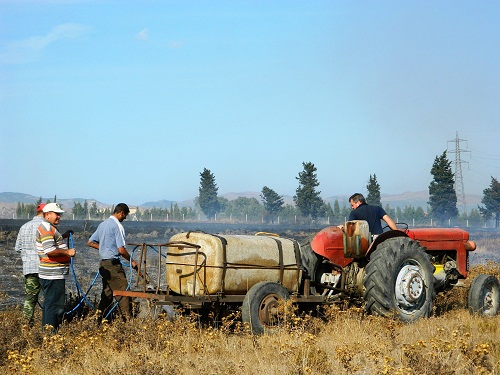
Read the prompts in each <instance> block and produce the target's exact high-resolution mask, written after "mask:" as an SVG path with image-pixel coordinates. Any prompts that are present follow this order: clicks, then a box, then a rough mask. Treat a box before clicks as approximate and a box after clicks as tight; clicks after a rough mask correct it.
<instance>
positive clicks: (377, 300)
mask: <svg viewBox="0 0 500 375" xmlns="http://www.w3.org/2000/svg"><path fill="white" fill-rule="evenodd" d="M434 269H435V268H434V266H433V265H432V263H431V262H430V260H429V258H428V256H427V254H426V252H425V250H424V249H423V248H422V247H421V246H420V245H419V243H418V242H416V241H413V240H411V239H410V238H408V237H395V238H389V239H387V240H386V241H384V242H382V243H381V244H379V245H378V247H377V249H376V250H375V251H374V252H373V254H371V257H370V261H369V262H368V264H367V266H366V274H365V277H364V279H363V285H364V286H365V288H366V290H365V295H364V297H365V301H366V307H365V309H366V310H367V311H368V312H370V313H374V314H378V315H382V316H395V317H396V318H399V319H400V320H402V321H404V322H413V321H415V320H418V319H420V318H423V317H429V316H430V314H431V311H432V305H433V299H434V294H435V292H434V283H433V273H434Z"/></svg>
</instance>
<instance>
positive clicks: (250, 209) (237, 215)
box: [224, 197, 264, 222]
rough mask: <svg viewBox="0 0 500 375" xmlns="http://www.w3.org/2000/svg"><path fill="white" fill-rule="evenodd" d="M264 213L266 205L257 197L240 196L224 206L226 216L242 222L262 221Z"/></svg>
mask: <svg viewBox="0 0 500 375" xmlns="http://www.w3.org/2000/svg"><path fill="white" fill-rule="evenodd" d="M263 213H264V207H263V206H262V205H261V204H260V203H259V201H258V200H257V199H255V198H247V197H238V198H236V199H233V200H231V201H227V203H226V204H225V206H224V215H225V218H226V219H230V220H237V221H240V222H256V221H260V220H261V218H262V215H263Z"/></svg>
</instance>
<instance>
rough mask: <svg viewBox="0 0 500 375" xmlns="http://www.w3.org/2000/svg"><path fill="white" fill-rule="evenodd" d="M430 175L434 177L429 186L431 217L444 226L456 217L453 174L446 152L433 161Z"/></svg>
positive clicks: (455, 194)
mask: <svg viewBox="0 0 500 375" xmlns="http://www.w3.org/2000/svg"><path fill="white" fill-rule="evenodd" d="M431 174H432V175H433V176H434V179H433V180H432V181H431V183H430V185H429V205H430V207H431V215H432V217H433V218H434V219H436V220H438V221H439V222H440V223H441V224H444V223H445V222H446V221H447V220H449V219H455V218H456V217H457V216H458V209H457V193H456V192H455V187H454V184H455V181H454V174H453V172H452V170H451V162H450V161H448V158H447V157H446V151H444V152H443V153H442V154H441V156H436V158H435V159H434V164H433V165H432V169H431Z"/></svg>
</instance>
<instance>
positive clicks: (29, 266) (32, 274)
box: [15, 203, 45, 325]
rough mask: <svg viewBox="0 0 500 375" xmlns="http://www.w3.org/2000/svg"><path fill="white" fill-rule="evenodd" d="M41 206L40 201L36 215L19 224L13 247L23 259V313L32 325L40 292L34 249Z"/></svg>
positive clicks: (41, 217)
mask: <svg viewBox="0 0 500 375" xmlns="http://www.w3.org/2000/svg"><path fill="white" fill-rule="evenodd" d="M43 207H45V203H40V204H39V205H38V206H37V208H36V216H34V217H33V219H31V220H30V221H28V222H27V223H25V224H23V225H22V226H21V228H20V229H19V233H18V234H17V239H16V247H15V249H16V251H17V252H18V253H20V254H21V259H22V261H23V274H24V291H25V292H26V299H25V300H24V306H23V315H24V318H25V319H26V321H27V323H28V324H29V325H33V322H34V321H33V315H34V314H35V307H36V304H37V302H38V294H39V293H40V280H39V279H38V266H39V264H40V261H39V260H38V251H37V249H36V230H37V229H38V226H39V225H40V224H41V223H42V221H43Z"/></svg>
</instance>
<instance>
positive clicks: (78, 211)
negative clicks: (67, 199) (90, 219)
mask: <svg viewBox="0 0 500 375" xmlns="http://www.w3.org/2000/svg"><path fill="white" fill-rule="evenodd" d="M72 212H73V216H74V217H75V219H76V220H80V219H83V218H84V217H85V213H84V212H83V207H82V204H81V203H80V202H73V209H72Z"/></svg>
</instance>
